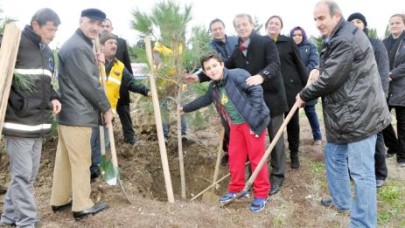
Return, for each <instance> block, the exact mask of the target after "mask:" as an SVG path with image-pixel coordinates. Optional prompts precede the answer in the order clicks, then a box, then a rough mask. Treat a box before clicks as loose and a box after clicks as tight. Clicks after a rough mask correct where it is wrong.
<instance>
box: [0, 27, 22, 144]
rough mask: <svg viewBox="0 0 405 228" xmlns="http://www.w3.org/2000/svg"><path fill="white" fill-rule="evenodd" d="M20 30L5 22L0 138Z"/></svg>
mask: <svg viewBox="0 0 405 228" xmlns="http://www.w3.org/2000/svg"><path fill="white" fill-rule="evenodd" d="M20 38H21V31H20V29H19V28H18V27H17V26H16V25H15V24H13V23H10V24H7V25H6V27H5V29H4V36H3V40H2V42H1V49H0V95H1V97H0V138H1V136H2V134H1V132H2V131H3V124H4V118H5V116H6V110H7V104H8V98H9V96H10V89H11V84H12V82H13V73H14V67H15V62H16V60H17V53H18V46H19V45H20Z"/></svg>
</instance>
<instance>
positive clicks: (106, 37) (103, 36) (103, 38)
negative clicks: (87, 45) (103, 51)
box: [100, 32, 117, 44]
mask: <svg viewBox="0 0 405 228" xmlns="http://www.w3.org/2000/svg"><path fill="white" fill-rule="evenodd" d="M110 39H114V40H117V36H115V35H114V34H112V33H109V32H104V33H102V34H101V35H100V44H105V42H106V41H107V40H110Z"/></svg>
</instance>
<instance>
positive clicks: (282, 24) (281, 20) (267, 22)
mask: <svg viewBox="0 0 405 228" xmlns="http://www.w3.org/2000/svg"><path fill="white" fill-rule="evenodd" d="M273 18H278V19H279V20H280V23H281V28H283V26H284V23H283V19H281V17H280V16H278V15H273V16H271V17H269V19H267V21H266V25H265V28H267V25H268V24H269V22H270V20H271V19H273Z"/></svg>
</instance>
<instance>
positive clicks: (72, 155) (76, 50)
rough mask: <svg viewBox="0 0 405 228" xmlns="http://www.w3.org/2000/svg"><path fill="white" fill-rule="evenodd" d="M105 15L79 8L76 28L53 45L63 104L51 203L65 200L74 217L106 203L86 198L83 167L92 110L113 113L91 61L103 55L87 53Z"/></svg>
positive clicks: (58, 206) (94, 118)
mask: <svg viewBox="0 0 405 228" xmlns="http://www.w3.org/2000/svg"><path fill="white" fill-rule="evenodd" d="M105 17H106V15H105V13H104V12H102V11H100V10H98V9H86V10H83V11H82V13H81V18H80V26H79V28H78V29H77V30H76V32H75V33H74V34H73V36H72V37H70V38H69V39H68V40H67V41H66V42H65V43H64V44H63V46H62V48H61V49H60V51H59V77H58V80H59V86H60V93H61V102H62V105H63V106H64V109H63V110H62V111H61V113H60V115H59V117H58V124H59V125H58V135H59V141H58V147H57V151H56V158H55V168H54V173H53V184H52V194H51V208H52V210H53V212H55V213H56V212H58V211H61V210H64V209H67V208H69V207H70V206H71V207H72V211H73V217H74V218H75V219H76V220H79V219H81V218H84V217H86V216H88V215H91V214H97V213H98V212H100V211H102V210H104V209H106V208H108V205H107V204H105V203H100V204H94V203H93V201H92V200H91V198H90V192H91V186H90V170H89V167H90V165H91V147H90V136H91V129H92V127H97V126H98V113H99V112H101V113H103V117H104V122H105V124H108V123H111V120H112V117H113V113H112V110H111V106H110V104H109V102H108V100H107V97H106V95H105V93H104V90H103V88H102V86H101V84H100V82H99V80H98V75H99V72H98V67H97V63H98V62H102V63H104V55H102V54H99V55H97V56H95V54H94V53H93V40H94V39H96V37H97V36H99V33H100V32H101V28H102V27H101V23H102V21H103V20H104V19H105Z"/></svg>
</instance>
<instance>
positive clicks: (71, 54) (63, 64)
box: [58, 29, 110, 127]
mask: <svg viewBox="0 0 405 228" xmlns="http://www.w3.org/2000/svg"><path fill="white" fill-rule="evenodd" d="M92 45H93V43H92V41H91V40H90V39H89V38H87V37H86V36H85V35H84V34H83V32H82V31H81V30H80V29H78V30H77V31H76V32H75V33H74V34H73V36H72V37H70V38H69V40H67V41H66V42H65V43H64V44H63V46H62V48H61V49H60V51H59V75H58V80H59V87H60V93H61V103H62V111H61V113H60V114H59V117H58V122H59V124H62V125H69V126H82V127H96V126H97V124H98V113H99V112H104V111H106V110H108V109H110V104H109V102H108V100H107V97H106V95H105V93H104V90H103V88H102V86H101V84H100V82H99V80H98V74H99V73H98V67H97V61H96V58H95V55H94V53H93V49H92Z"/></svg>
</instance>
